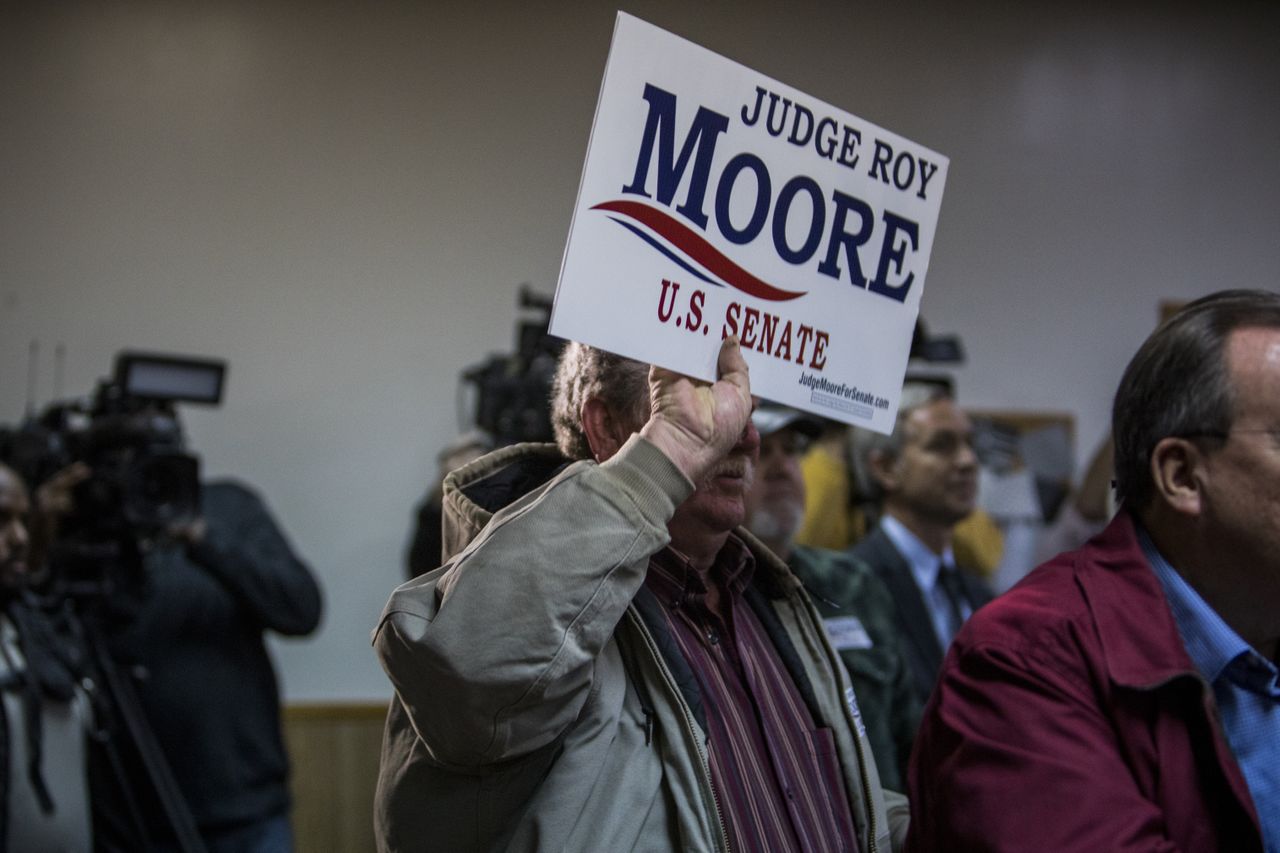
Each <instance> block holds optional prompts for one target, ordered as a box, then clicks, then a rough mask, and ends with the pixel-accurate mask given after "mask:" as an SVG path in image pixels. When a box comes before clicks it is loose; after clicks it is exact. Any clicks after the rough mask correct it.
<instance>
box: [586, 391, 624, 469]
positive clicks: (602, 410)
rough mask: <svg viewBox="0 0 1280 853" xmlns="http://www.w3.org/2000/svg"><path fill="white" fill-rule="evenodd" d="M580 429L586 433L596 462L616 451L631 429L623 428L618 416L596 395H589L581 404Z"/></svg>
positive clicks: (602, 460) (603, 459)
mask: <svg viewBox="0 0 1280 853" xmlns="http://www.w3.org/2000/svg"><path fill="white" fill-rule="evenodd" d="M582 431H583V432H585V433H586V434H587V444H588V445H590V446H591V455H592V456H594V457H595V460H596V461H597V462H604V461H605V460H606V459H608V458H610V457H611V456H613V455H614V454H615V453H617V452H618V451H619V450H620V449H621V448H622V445H623V444H625V443H626V441H627V439H628V438H630V437H631V430H629V429H624V428H623V425H622V424H621V422H620V421H619V419H618V417H617V416H616V415H615V414H614V413H613V412H612V411H611V410H610V409H609V407H608V406H606V405H605V404H604V402H603V401H602V400H600V399H599V398H598V397H589V398H588V399H587V400H586V402H584V403H583V404H582Z"/></svg>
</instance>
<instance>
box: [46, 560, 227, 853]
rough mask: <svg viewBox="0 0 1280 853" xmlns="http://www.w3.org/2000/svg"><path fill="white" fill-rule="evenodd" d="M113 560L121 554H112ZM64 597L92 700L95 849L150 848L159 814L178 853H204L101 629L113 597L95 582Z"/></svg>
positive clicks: (111, 852)
mask: <svg viewBox="0 0 1280 853" xmlns="http://www.w3.org/2000/svg"><path fill="white" fill-rule="evenodd" d="M112 550H113V551H115V549H112ZM118 555H119V554H118V551H116V552H115V553H113V554H112V556H118ZM82 556H83V552H82ZM96 556H98V557H101V556H104V555H103V554H102V553H99V554H98V555H96ZM64 592H65V597H66V599H67V600H68V602H69V604H70V607H71V620H70V621H71V623H72V624H71V626H70V627H71V628H72V632H73V633H74V634H76V635H77V639H78V641H79V645H80V647H81V648H80V650H81V652H82V656H81V657H82V660H83V661H84V664H85V667H86V673H85V677H84V678H82V679H81V686H82V688H83V689H84V690H85V692H86V693H87V694H88V695H89V698H90V700H91V702H92V707H93V715H94V731H93V733H92V735H91V743H90V761H89V784H90V794H91V800H92V804H93V807H92V810H93V831H94V848H95V850H96V851H99V853H136V851H141V850H150V849H153V847H154V843H155V841H156V840H157V839H154V838H152V832H151V830H150V829H149V827H153V826H156V825H157V824H156V821H155V820H149V819H148V816H149V815H159V816H160V818H161V821H160V823H161V825H163V826H166V827H167V828H168V830H169V832H170V834H171V835H172V836H173V838H174V839H176V845H177V847H176V849H177V850H179V851H181V853H204V851H205V848H204V842H203V841H202V840H201V838H200V835H199V832H198V831H197V830H196V824H195V820H194V819H193V818H192V816H191V810H190V809H189V808H188V806H187V803H186V800H185V799H184V798H183V796H182V792H181V791H180V790H179V789H178V785H177V782H176V781H175V780H174V778H173V773H172V771H171V770H170V769H169V764H168V762H167V761H166V760H165V757H164V753H163V752H162V751H161V750H160V746H159V744H158V743H157V741H156V737H155V734H154V732H153V731H152V729H151V724H150V723H149V722H148V720H147V717H146V714H145V713H144V712H143V710H142V704H141V701H140V700H139V698H138V693H137V690H136V689H135V687H134V676H133V674H131V673H128V672H126V671H124V670H122V669H121V667H120V666H119V664H118V663H117V661H116V659H115V658H114V657H113V656H112V654H111V649H110V647H109V645H108V642H107V639H106V629H105V625H106V623H107V622H108V621H109V620H110V619H112V618H113V617H112V616H111V613H110V609H111V605H112V600H111V599H112V596H113V595H114V594H116V593H118V590H116V589H114V587H113V584H111V583H110V582H109V581H106V580H103V579H102V578H101V577H100V578H99V579H97V580H92V581H87V582H86V581H83V580H82V581H78V582H75V581H73V582H71V583H69V584H67V585H66V587H65V589H64Z"/></svg>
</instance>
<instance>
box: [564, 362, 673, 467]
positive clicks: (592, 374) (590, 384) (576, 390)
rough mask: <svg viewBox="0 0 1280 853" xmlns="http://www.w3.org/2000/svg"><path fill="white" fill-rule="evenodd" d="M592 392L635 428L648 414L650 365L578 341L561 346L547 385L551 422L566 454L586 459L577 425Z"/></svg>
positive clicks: (585, 446)
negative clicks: (558, 360)
mask: <svg viewBox="0 0 1280 853" xmlns="http://www.w3.org/2000/svg"><path fill="white" fill-rule="evenodd" d="M591 397H598V398H600V399H601V400H603V401H604V403H605V405H607V406H608V407H609V408H610V409H611V410H612V411H613V412H615V413H616V414H618V415H620V416H622V417H625V418H628V419H630V420H632V421H633V422H634V424H635V428H636V429H639V428H640V427H641V426H642V425H643V424H644V422H645V420H646V419H647V417H648V413H649V365H647V364H644V363H642V362H639V361H635V360H634V359H630V358H624V357H623V356H620V355H614V354H613V353H610V352H605V351H604V350H602V349H596V348H595V347H592V346H587V345H586V344H581V343H578V342H577V341H571V342H570V343H569V344H568V345H567V346H566V347H565V348H564V351H563V352H562V353H560V362H559V364H557V366H556V375H555V379H554V380H553V382H552V386H551V427H552V429H553V430H554V431H555V434H556V445H557V446H559V448H560V452H561V453H563V454H564V455H565V456H567V457H569V458H570V459H590V458H591V446H590V445H589V444H588V443H587V435H586V432H585V431H584V430H583V428H582V404H583V403H585V402H586V401H587V400H588V399H589V398H591Z"/></svg>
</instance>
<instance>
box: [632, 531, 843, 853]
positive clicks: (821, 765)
mask: <svg viewBox="0 0 1280 853" xmlns="http://www.w3.org/2000/svg"><path fill="white" fill-rule="evenodd" d="M754 567H755V564H754V560H753V559H752V557H751V553H750V552H749V551H748V550H747V548H746V546H745V545H743V543H742V542H741V541H740V540H738V539H737V538H735V537H730V539H729V540H728V542H727V543H726V545H725V547H724V548H722V549H721V551H720V554H719V557H718V558H717V562H716V564H715V566H714V567H713V568H712V570H711V572H710V573H709V577H705V576H703V575H701V574H700V573H699V572H698V571H697V570H696V569H694V568H693V567H692V566H690V565H689V563H688V562H687V561H686V560H685V559H684V558H683V557H682V556H681V555H679V554H678V553H677V552H675V551H674V550H672V549H670V548H668V549H666V550H664V551H662V552H660V553H658V554H656V555H654V557H653V558H652V560H651V561H650V564H649V574H648V578H647V580H646V584H647V585H648V587H649V588H650V590H651V591H652V592H653V593H654V594H655V596H656V597H657V599H658V601H659V602H660V603H661V604H662V608H663V613H664V615H665V616H666V620H667V626H668V628H670V630H671V634H672V636H673V637H674V638H675V641H676V644H677V646H678V647H679V648H680V651H681V653H682V654H683V656H684V659H685V660H686V661H687V662H688V664H689V666H690V668H691V669H692V670H693V673H694V676H695V678H696V679H697V682H698V687H699V688H700V690H701V691H702V701H703V707H704V708H705V709H706V718H707V727H708V729H709V731H708V754H709V759H710V764H711V783H712V787H713V788H714V790H715V793H716V799H717V802H718V804H719V806H720V811H721V814H722V817H723V818H724V823H725V829H726V831H727V832H728V835H729V843H730V846H731V848H732V849H733V850H734V851H786V850H805V851H837V850H844V851H856V850H857V849H858V843H857V839H856V837H855V833H854V829H853V820H852V816H851V814H850V811H849V804H848V799H847V798H846V796H845V790H844V784H843V781H842V779H841V775H840V767H839V762H838V759H837V757H836V751H835V741H834V739H833V737H832V733H831V730H830V729H827V728H819V727H817V726H816V725H815V723H814V720H813V715H812V714H811V713H810V711H809V709H808V707H807V706H806V705H805V702H804V699H803V697H802V696H801V694H800V691H799V690H798V689H797V688H796V685H795V683H794V681H793V680H792V678H791V675H790V673H788V671H787V669H786V667H785V665H784V664H783V663H782V660H781V658H780V657H779V655H778V653H777V651H776V650H775V649H774V647H773V644H772V642H771V641H770V639H769V635H768V634H767V633H766V632H765V629H764V627H763V626H762V625H761V624H760V620H759V618H758V617H757V616H756V614H755V613H754V612H753V611H752V609H751V606H750V605H748V604H747V603H746V601H745V600H744V599H743V590H744V589H745V588H746V585H747V583H748V581H749V580H750V578H751V575H752V573H753V571H754ZM708 581H709V582H710V583H712V584H713V585H714V591H715V593H716V594H717V595H718V604H717V606H716V610H715V612H713V611H712V610H711V609H710V608H709V607H708V606H707V593H708V591H709V590H708V585H707V584H708Z"/></svg>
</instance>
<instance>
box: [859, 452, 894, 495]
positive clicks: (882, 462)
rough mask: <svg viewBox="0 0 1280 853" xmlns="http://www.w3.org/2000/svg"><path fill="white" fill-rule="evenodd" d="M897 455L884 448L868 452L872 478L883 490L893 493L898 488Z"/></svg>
mask: <svg viewBox="0 0 1280 853" xmlns="http://www.w3.org/2000/svg"><path fill="white" fill-rule="evenodd" d="M897 462H898V460H897V457H895V456H891V455H890V454H888V453H886V452H885V451H883V450H873V451H871V452H870V453H869V454H867V467H868V468H869V469H870V472H871V478H872V479H873V480H875V481H876V484H877V485H879V486H880V489H881V491H884V492H888V493H892V492H894V491H895V490H897V488H898V465H897Z"/></svg>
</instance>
